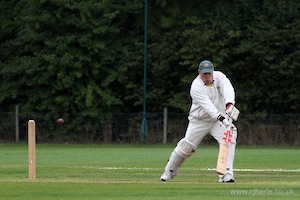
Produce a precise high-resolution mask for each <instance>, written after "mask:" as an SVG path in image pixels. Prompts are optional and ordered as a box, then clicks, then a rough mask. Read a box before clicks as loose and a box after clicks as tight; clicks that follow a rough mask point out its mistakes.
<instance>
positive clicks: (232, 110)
mask: <svg viewBox="0 0 300 200" xmlns="http://www.w3.org/2000/svg"><path fill="white" fill-rule="evenodd" d="M225 112H226V114H227V115H228V116H229V117H231V118H232V119H233V120H234V121H236V120H237V119H238V117H239V114H240V111H239V110H238V109H237V108H236V107H235V106H234V105H232V104H231V103H229V104H228V105H227V106H226V110H225Z"/></svg>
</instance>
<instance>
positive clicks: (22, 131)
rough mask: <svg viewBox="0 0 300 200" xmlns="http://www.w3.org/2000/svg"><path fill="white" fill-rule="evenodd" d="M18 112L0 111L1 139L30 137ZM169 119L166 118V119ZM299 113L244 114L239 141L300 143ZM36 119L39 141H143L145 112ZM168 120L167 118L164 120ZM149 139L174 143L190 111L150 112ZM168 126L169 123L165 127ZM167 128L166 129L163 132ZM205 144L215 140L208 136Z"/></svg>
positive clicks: (263, 143)
mask: <svg viewBox="0 0 300 200" xmlns="http://www.w3.org/2000/svg"><path fill="white" fill-rule="evenodd" d="M20 116H21V115H16V113H15V112H6V113H0V142H2V143H3V142H18V141H21V142H22V141H27V122H28V120H29V119H25V118H22V117H20ZM166 119H167V121H166ZM299 119H300V114H284V115H265V116H261V115H250V114H249V115H245V114H244V115H241V116H240V118H239V120H238V121H237V122H236V123H235V124H236V126H237V127H238V133H239V135H238V143H239V144H244V145H300V123H299V122H300V120H299ZM35 120H36V135H37V142H38V143H129V144H136V143H141V142H142V113H104V114H102V115H101V116H99V120H98V121H88V122H86V123H82V124H74V123H72V121H66V122H65V124H63V125H58V124H56V122H55V121H53V122H48V121H45V120H44V119H35ZM164 120H165V121H164ZM147 122H148V123H147V124H148V126H147V127H148V128H147V130H148V131H147V135H146V140H145V141H146V143H151V144H157V143H163V141H164V134H166V136H167V138H166V141H165V142H166V143H171V144H175V143H177V142H178V141H179V140H180V139H181V138H182V137H183V136H184V134H185V130H186V127H187V124H188V120H187V114H182V113H168V114H167V117H166V116H164V112H161V113H160V112H159V113H147ZM164 126H166V127H164ZM164 130H166V131H165V132H164ZM203 143H204V144H211V143H215V140H214V139H213V138H212V137H210V136H207V137H205V138H204V140H203Z"/></svg>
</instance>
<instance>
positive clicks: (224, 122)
mask: <svg viewBox="0 0 300 200" xmlns="http://www.w3.org/2000/svg"><path fill="white" fill-rule="evenodd" d="M218 120H219V121H221V124H220V126H223V127H224V128H225V129H227V127H228V126H229V119H228V116H226V117H224V116H222V115H221V114H220V115H219V116H218Z"/></svg>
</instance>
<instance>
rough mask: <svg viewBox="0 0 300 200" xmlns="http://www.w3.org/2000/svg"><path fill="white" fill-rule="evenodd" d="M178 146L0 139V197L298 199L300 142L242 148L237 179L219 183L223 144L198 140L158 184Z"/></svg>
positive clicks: (299, 192) (238, 161) (237, 165)
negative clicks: (32, 152) (32, 158)
mask: <svg viewBox="0 0 300 200" xmlns="http://www.w3.org/2000/svg"><path fill="white" fill-rule="evenodd" d="M173 148H174V145H100V144H99V145H41V144H38V145H37V146H36V176H37V178H36V180H35V181H29V180H28V151H27V145H26V144H18V145H16V144H0V199H1V200H2V199H5V200H6V199H22V200H27V199H155V200H156V199H243V200H245V199H246V200H248V199H299V198H300V159H299V158H300V154H299V153H300V148H299V147H280V146H271V147H270V146H268V147H264V146H256V147H249V146H238V147H237V150H236V157H235V158H236V159H235V178H236V182H235V183H218V182H217V180H218V177H217V175H216V173H215V171H214V169H213V168H214V167H215V164H216V157H217V153H218V149H217V147H216V146H201V145H200V146H199V147H198V150H197V152H196V153H195V154H194V155H193V156H192V157H190V158H189V159H188V160H187V161H186V162H185V163H184V164H183V165H182V167H181V170H180V172H179V175H178V176H177V177H176V178H174V179H173V180H172V181H171V182H161V181H160V180H159V177H160V175H161V173H162V172H163V169H164V167H165V164H166V160H167V159H168V158H169V155H170V153H171V151H172V150H173Z"/></svg>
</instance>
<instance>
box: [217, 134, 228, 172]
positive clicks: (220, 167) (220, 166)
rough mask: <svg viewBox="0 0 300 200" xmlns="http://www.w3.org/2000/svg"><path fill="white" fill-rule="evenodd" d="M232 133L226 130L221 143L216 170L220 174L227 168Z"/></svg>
mask: <svg viewBox="0 0 300 200" xmlns="http://www.w3.org/2000/svg"><path fill="white" fill-rule="evenodd" d="M231 136H232V133H231V131H230V130H226V131H224V133H223V140H222V143H221V144H220V148H219V155H218V161H217V168H216V171H217V173H218V174H220V175H224V173H225V170H226V163H227V157H228V153H229V148H230V143H231Z"/></svg>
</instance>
